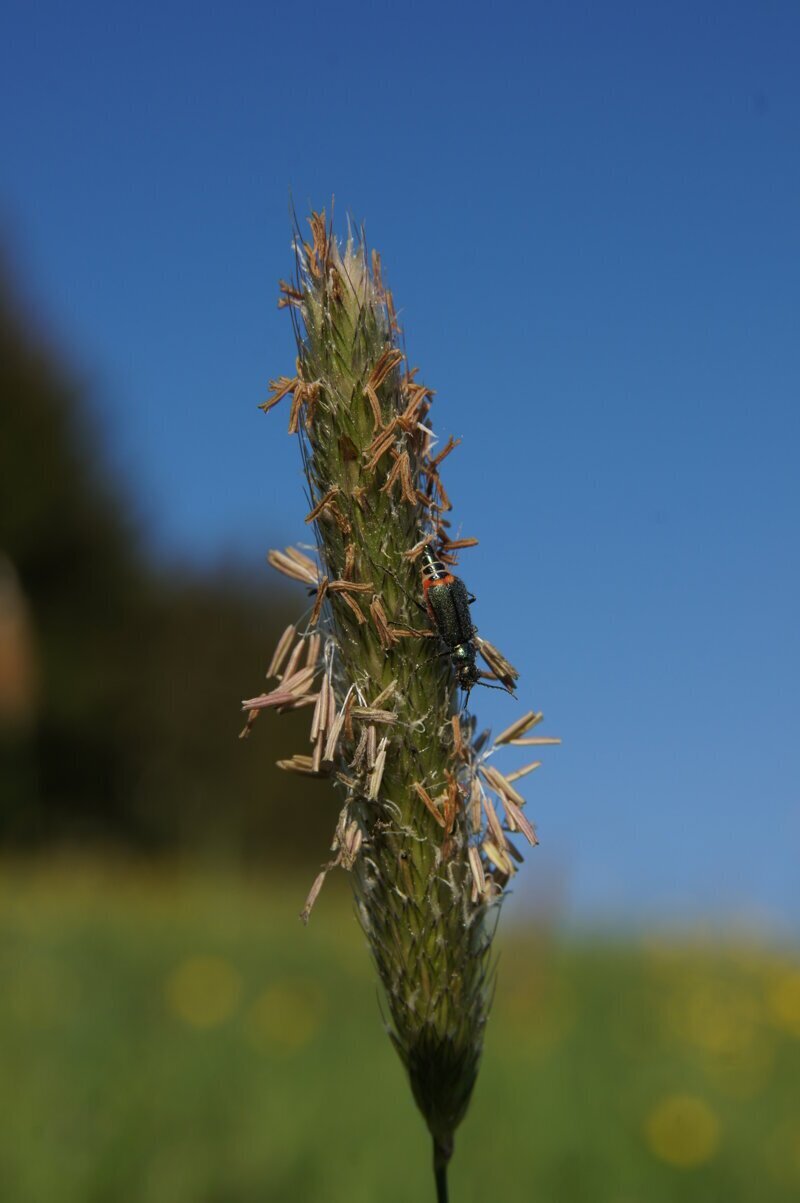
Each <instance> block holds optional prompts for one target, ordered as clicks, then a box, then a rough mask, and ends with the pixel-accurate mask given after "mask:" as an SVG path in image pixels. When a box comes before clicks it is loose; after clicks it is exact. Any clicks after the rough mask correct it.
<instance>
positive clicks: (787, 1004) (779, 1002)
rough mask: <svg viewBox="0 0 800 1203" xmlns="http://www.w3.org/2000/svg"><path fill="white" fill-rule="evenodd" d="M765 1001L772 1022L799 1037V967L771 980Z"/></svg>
mask: <svg viewBox="0 0 800 1203" xmlns="http://www.w3.org/2000/svg"><path fill="white" fill-rule="evenodd" d="M767 1003H768V1006H769V1011H770V1015H771V1017H772V1020H773V1022H774V1023H775V1024H776V1025H777V1026H778V1027H780V1028H783V1030H784V1031H786V1032H789V1034H790V1035H792V1036H797V1037H800V969H793V970H790V971H789V972H788V973H784V974H783V975H782V976H781V977H779V978H778V979H777V981H775V982H773V984H772V986H771V987H770V990H769V993H768V995H767Z"/></svg>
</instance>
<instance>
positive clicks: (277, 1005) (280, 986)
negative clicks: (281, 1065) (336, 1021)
mask: <svg viewBox="0 0 800 1203" xmlns="http://www.w3.org/2000/svg"><path fill="white" fill-rule="evenodd" d="M324 1010H325V1002H324V998H323V995H322V992H321V991H320V989H319V986H318V985H317V983H316V982H314V981H307V980H294V981H281V982H273V983H272V985H270V986H267V988H266V990H264V991H263V992H262V993H261V994H259V996H258V998H257V999H256V1000H255V1002H254V1003H253V1005H252V1006H251V1007H250V1009H249V1011H248V1012H247V1018H246V1020H245V1024H246V1032H247V1038H248V1040H249V1041H250V1043H251V1044H252V1045H253V1046H254V1048H256V1049H258V1051H259V1052H294V1051H295V1050H296V1049H299V1048H302V1047H303V1046H304V1045H306V1044H308V1043H309V1041H310V1040H312V1039H313V1037H314V1036H315V1035H316V1033H317V1031H318V1029H319V1027H320V1024H321V1023H322V1018H323V1014H324Z"/></svg>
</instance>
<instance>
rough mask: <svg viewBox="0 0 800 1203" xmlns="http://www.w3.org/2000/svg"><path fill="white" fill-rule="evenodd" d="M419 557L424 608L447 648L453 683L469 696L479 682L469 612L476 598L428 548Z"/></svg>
mask: <svg viewBox="0 0 800 1203" xmlns="http://www.w3.org/2000/svg"><path fill="white" fill-rule="evenodd" d="M420 558H421V560H422V593H423V597H424V599H425V607H426V609H427V611H428V615H429V617H430V619H431V622H432V623H433V625H434V626H435V627H436V630H437V631H438V632H439V635H440V637H441V640H442V642H443V643H445V644H446V645H447V651H448V654H449V656H450V659H451V661H452V664H453V668H454V669H455V673H456V680H457V681H458V683H459V685H460V686H461V688H462V689H464V690H466V692H467V694H468V695H469V691H470V690H471V689H472V687H473V686H474V685H477V684H478V682H479V680H480V672H479V670H478V666H477V664H476V663H475V640H474V635H475V632H476V628H475V627H474V626H473V623H472V618H471V617H470V612H469V607H470V605H471V604H472V602H474V601H475V598H474V597H473V596H472V594H471V593H468V592H467V587H466V585H465V584H464V582H463V581H462V580H461V579H460V577H457V576H454V575H453V573H452V572H450V570H449V569H448V568H447V567H446V566H445V565H444V564H443V563H442V561H441V560H437V558H436V556H435V555H434V554H433V552H432V551H431V550H430V548H429V547H426V548H425V549H424V551H423V552H422V555H421V557H420Z"/></svg>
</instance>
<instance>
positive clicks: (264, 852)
mask: <svg viewBox="0 0 800 1203" xmlns="http://www.w3.org/2000/svg"><path fill="white" fill-rule="evenodd" d="M0 276H2V273H0ZM265 575H266V573H265ZM298 602H300V599H299V598H293V599H292V598H287V597H284V596H282V595H280V594H276V593H274V592H273V593H269V592H268V591H267V589H266V583H265V584H264V585H256V584H255V583H254V582H253V581H252V580H248V579H246V577H245V576H244V575H243V574H238V575H237V574H235V573H231V572H225V573H223V572H222V571H218V572H208V573H202V572H198V571H191V572H190V571H186V570H184V571H180V572H178V571H176V572H175V573H174V574H172V575H170V574H165V572H164V571H163V569H160V568H159V569H156V567H155V566H154V565H153V563H152V562H151V561H150V559H149V558H148V555H147V551H146V548H145V546H144V544H143V541H142V539H141V538H140V535H139V533H138V531H137V528H136V523H135V521H134V519H133V516H132V510H131V507H130V505H129V504H128V503H127V501H126V498H125V494H124V491H123V490H122V489H121V488H119V487H118V486H117V485H116V484H115V482H114V480H113V477H112V473H111V470H110V468H109V466H108V465H107V463H106V460H105V457H104V455H103V449H102V446H101V445H100V441H99V440H98V439H97V438H96V437H94V436H93V432H92V427H91V419H90V412H89V410H88V408H87V407H86V404H85V402H84V399H83V397H82V396H81V395H80V389H79V388H78V387H77V386H76V384H75V383H74V381H73V380H72V379H71V377H70V374H69V372H68V371H66V370H65V368H64V367H63V366H62V365H61V364H60V363H59V362H58V359H57V357H55V356H54V355H53V354H52V352H51V351H50V350H49V349H48V348H47V346H46V345H45V344H44V341H43V340H42V339H41V337H38V336H36V335H35V334H34V333H33V332H32V331H31V329H30V328H29V324H26V323H24V322H23V321H22V320H21V318H20V316H19V314H18V311H17V308H16V306H15V304H14V298H13V297H12V295H11V290H10V288H9V285H8V281H7V280H4V279H2V278H0V842H2V845H3V846H5V847H6V848H9V847H25V848H34V847H44V846H53V845H56V844H63V843H65V842H66V843H70V844H72V843H76V842H79V843H81V844H83V845H86V844H94V843H108V842H113V843H124V844H125V845H127V846H131V847H135V848H136V849H138V850H142V851H144V850H147V851H175V850H179V851H181V852H183V851H192V852H201V853H203V854H220V855H223V856H226V857H233V858H240V859H245V858H247V859H249V858H256V859H263V860H267V861H269V862H270V863H272V864H275V865H277V864H281V865H285V866H286V867H291V866H292V864H293V863H294V862H296V861H299V860H302V862H303V864H304V867H305V868H306V870H308V868H309V867H310V864H313V863H314V861H315V860H317V861H322V860H324V859H325V856H326V853H327V848H328V843H329V840H330V833H331V831H332V828H333V821H334V817H335V813H336V805H335V800H334V798H333V797H332V795H331V793H330V792H329V790H328V789H327V787H326V786H325V785H324V784H322V783H318V782H313V781H311V782H307V783H306V782H302V781H298V779H297V778H295V777H293V776H290V775H288V774H284V773H282V772H281V771H280V770H279V769H277V768H275V767H274V762H275V759H276V757H277V756H279V755H281V754H287V750H288V751H289V752H291V751H293V750H294V749H296V748H301V747H302V745H303V742H304V741H305V740H307V727H308V714H307V713H304V712H300V713H299V714H297V715H286V716H283V717H281V718H277V717H275V716H272V715H264V716H262V717H261V718H260V720H259V721H258V722H257V723H256V725H255V728H254V730H253V733H252V735H251V737H250V739H249V740H246V741H240V740H239V739H238V738H237V734H238V732H239V730H240V729H241V727H242V717H241V715H240V714H239V710H238V702H239V699H240V698H242V697H245V696H252V695H253V694H254V693H257V692H259V690H260V689H261V688H262V685H263V682H264V669H265V668H266V665H267V663H268V660H269V657H270V655H271V652H272V648H273V646H274V644H275V641H276V639H277V637H278V636H279V634H280V632H281V631H282V630H283V628H284V627H285V625H286V623H287V622H288V621H289V620H290V617H291V615H292V614H293V613H296V611H297V605H298ZM309 858H310V859H309Z"/></svg>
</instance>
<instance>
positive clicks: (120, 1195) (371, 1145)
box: [0, 862, 800, 1203]
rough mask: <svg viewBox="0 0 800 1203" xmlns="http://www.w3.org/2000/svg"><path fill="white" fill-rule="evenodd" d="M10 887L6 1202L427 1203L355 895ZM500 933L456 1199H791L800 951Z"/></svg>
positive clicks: (798, 1119) (3, 928)
mask: <svg viewBox="0 0 800 1203" xmlns="http://www.w3.org/2000/svg"><path fill="white" fill-rule="evenodd" d="M0 876H1V881H0V965H1V966H2V982H3V987H2V991H1V992H0V1044H1V1047H2V1062H3V1063H2V1076H1V1077H0V1111H1V1113H2V1117H3V1121H2V1125H1V1126H0V1200H2V1203H112V1201H113V1203H273V1201H277V1200H281V1201H283V1200H299V1201H304V1200H314V1201H323V1203H339V1201H341V1203H345V1201H346V1203H367V1201H370V1203H373V1201H377V1200H380V1203H401V1201H402V1203H408V1201H410V1200H415V1201H418V1200H423V1201H424V1200H427V1199H432V1190H433V1188H432V1183H431V1179H430V1174H429V1147H428V1140H427V1137H426V1134H425V1132H424V1130H423V1126H422V1123H421V1121H420V1120H419V1118H418V1116H417V1114H416V1112H415V1110H414V1107H413V1104H412V1102H411V1099H410V1095H409V1092H408V1090H407V1087H406V1083H405V1081H404V1079H403V1074H402V1071H401V1068H400V1065H399V1062H398V1061H397V1059H396V1057H395V1054H394V1052H393V1051H392V1049H391V1046H390V1044H389V1042H388V1040H387V1039H386V1037H385V1035H384V1033H383V1031H382V1024H381V1019H380V1012H379V1006H378V1001H377V997H376V995H377V992H376V987H375V983H374V979H373V976H372V970H371V966H370V964H369V960H368V956H367V953H366V951H365V949H364V946H363V939H362V937H361V935H360V932H359V930H358V928H357V925H356V923H355V920H354V918H353V914H352V910H351V908H350V905H349V901H348V897H347V893H346V883H340V884H339V886H336V885H335V884H334V885H333V888H331V886H328V887H326V890H325V892H324V893H323V895H322V897H321V898H320V900H319V902H318V904H317V908H316V910H315V912H314V915H313V917H312V922H311V924H310V926H309V927H308V928H307V929H305V930H304V929H303V928H302V927H301V925H300V924H299V922H298V921H297V918H296V915H297V911H298V910H299V908H300V905H301V903H302V897H303V892H304V891H303V885H304V883H296V884H293V885H291V886H288V885H287V886H284V887H279V885H278V884H272V885H271V886H270V885H268V884H265V883H264V882H263V881H254V882H250V883H248V882H243V881H242V880H241V879H238V878H235V877H230V878H226V877H225V876H220V875H219V874H207V875H203V874H200V873H198V872H194V873H188V872H183V873H182V872H180V871H178V870H177V869H175V868H173V869H171V870H167V869H151V870H147V869H143V868H141V867H138V868H137V867H130V866H128V867H126V866H125V865H120V864H110V865H108V866H106V867H105V868H103V867H101V866H97V865H87V864H83V865H79V864H71V863H48V864H39V865H37V864H36V863H32V864H28V865H25V864H20V863H17V862H12V863H5V864H4V865H3V866H2V873H1V875H0ZM506 928H507V930H506V931H505V933H504V934H503V936H502V940H501V956H500V967H499V979H498V987H497V995H496V1001H495V1006H494V1012H493V1016H492V1020H491V1023H490V1027H489V1033H488V1039H487V1045H486V1050H485V1054H484V1061H483V1068H482V1073H481V1076H480V1079H479V1082H478V1087H477V1091H476V1095H475V1099H474V1103H473V1107H472V1110H471V1112H470V1115H469V1117H468V1119H467V1121H466V1122H465V1124H464V1126H463V1128H462V1129H461V1131H460V1132H459V1136H458V1140H457V1146H456V1157H455V1160H454V1163H453V1167H452V1174H451V1197H452V1201H453V1203H467V1201H468V1200H470V1201H471V1200H479V1199H480V1200H484V1199H491V1198H494V1199H502V1200H503V1201H504V1203H513V1201H515V1200H526V1201H527V1200H533V1201H535V1203H538V1201H541V1203H583V1201H586V1203H589V1201H591V1203H606V1201H607V1203H662V1201H666V1200H676V1199H680V1200H682V1201H688V1203H693V1201H695V1200H696V1201H697V1203H700V1201H701V1200H702V1203H716V1201H719V1203H737V1201H739V1200H741V1201H744V1200H747V1201H748V1203H751V1201H752V1203H756V1201H757V1203H783V1201H786V1203H788V1201H789V1200H796V1199H797V1198H798V1197H800V1089H798V1086H799V1084H800V959H799V958H798V956H797V954H796V952H791V951H780V950H775V949H772V950H769V949H766V948H760V947H758V946H757V945H755V944H746V945H745V944H744V943H741V944H728V945H726V946H725V947H719V948H715V947H713V946H712V945H710V944H708V943H703V942H701V941H699V940H696V941H684V942H670V941H667V940H664V939H659V940H656V939H652V940H647V941H640V942H638V943H634V942H632V941H630V942H627V943H624V942H613V941H611V940H609V941H607V942H600V941H597V940H594V941H591V942H589V941H586V942H584V943H580V942H576V941H561V940H558V939H555V938H554V937H552V936H551V935H548V934H547V933H546V932H542V931H533V930H531V931H521V930H519V928H517V929H512V928H511V925H506Z"/></svg>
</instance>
